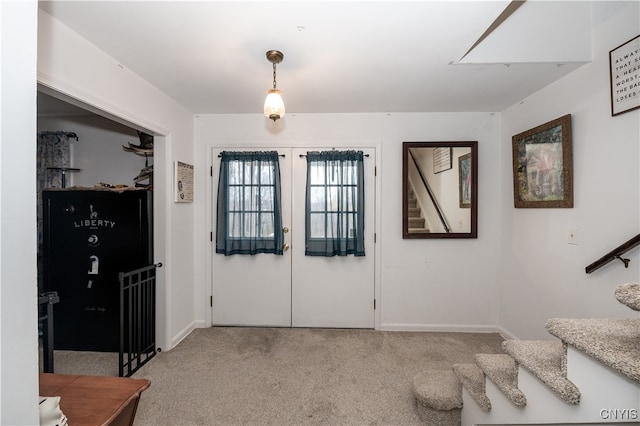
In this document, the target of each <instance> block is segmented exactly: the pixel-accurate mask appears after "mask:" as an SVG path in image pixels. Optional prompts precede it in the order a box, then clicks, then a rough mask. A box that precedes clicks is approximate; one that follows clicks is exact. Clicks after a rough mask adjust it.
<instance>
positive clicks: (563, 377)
mask: <svg viewBox="0 0 640 426" xmlns="http://www.w3.org/2000/svg"><path fill="white" fill-rule="evenodd" d="M502 348H503V349H504V351H505V352H506V353H508V354H509V355H511V356H512V357H513V358H514V359H515V360H516V362H517V363H518V364H520V366H522V367H524V368H526V369H527V370H529V371H530V372H531V373H532V374H533V375H534V376H536V377H538V378H539V379H540V380H541V381H542V383H544V384H545V385H547V386H548V387H549V389H551V390H552V391H553V392H554V393H555V394H556V395H558V396H559V397H560V398H562V399H563V400H564V401H566V402H567V403H569V404H579V403H580V390H579V389H578V388H577V387H576V385H575V384H573V383H572V382H571V381H570V380H569V379H567V347H566V344H564V343H562V342H561V341H553V340H550V341H543V340H507V341H505V342H503V343H502Z"/></svg>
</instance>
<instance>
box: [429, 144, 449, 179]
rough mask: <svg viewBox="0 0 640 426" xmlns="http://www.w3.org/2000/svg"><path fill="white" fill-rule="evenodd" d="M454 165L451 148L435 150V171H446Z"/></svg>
mask: <svg viewBox="0 0 640 426" xmlns="http://www.w3.org/2000/svg"><path fill="white" fill-rule="evenodd" d="M452 167H453V165H452V163H451V148H449V147H446V148H435V149H434V150H433V173H440V172H444V171H445V170H449V169H451V168H452Z"/></svg>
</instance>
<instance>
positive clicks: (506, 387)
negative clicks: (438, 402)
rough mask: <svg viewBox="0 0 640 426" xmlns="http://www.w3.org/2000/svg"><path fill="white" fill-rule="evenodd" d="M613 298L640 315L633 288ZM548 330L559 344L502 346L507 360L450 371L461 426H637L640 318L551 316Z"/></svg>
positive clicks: (480, 360)
mask: <svg viewBox="0 0 640 426" xmlns="http://www.w3.org/2000/svg"><path fill="white" fill-rule="evenodd" d="M615 296H616V299H618V301H620V303H623V304H625V305H627V306H629V307H630V308H631V309H633V310H639V309H638V308H639V307H640V287H639V286H638V285H637V284H624V285H622V286H619V287H618V288H617V289H616V291H615ZM546 327H547V331H548V332H549V333H550V334H551V335H553V336H555V337H557V338H558V339H559V340H548V341H547V340H530V341H527V340H506V341H504V342H503V345H502V346H503V349H504V351H505V354H476V356H475V364H456V365H454V367H453V372H454V374H455V376H456V377H457V378H458V380H459V381H460V383H461V384H462V400H463V409H462V413H461V424H462V425H465V426H466V425H475V424H500V425H507V424H513V425H525V424H549V423H555V424H591V423H593V424H596V423H609V424H636V425H640V318H622V319H598V318H588V319H562V318H554V319H550V320H548V321H547V324H546ZM487 379H489V380H487ZM448 389H449V392H451V391H453V389H454V388H453V387H451V386H448ZM450 397H451V396H450Z"/></svg>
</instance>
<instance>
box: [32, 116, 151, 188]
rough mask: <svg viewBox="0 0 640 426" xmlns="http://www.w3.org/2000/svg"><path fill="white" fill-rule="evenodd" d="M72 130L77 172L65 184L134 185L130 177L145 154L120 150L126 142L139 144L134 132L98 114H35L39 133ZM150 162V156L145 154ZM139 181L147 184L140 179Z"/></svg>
mask: <svg viewBox="0 0 640 426" xmlns="http://www.w3.org/2000/svg"><path fill="white" fill-rule="evenodd" d="M40 131H64V132H74V133H75V134H76V135H78V139H79V140H78V141H76V140H75V139H70V141H71V142H70V145H71V167H75V168H79V169H80V171H79V172H75V173H69V174H68V175H67V186H72V185H76V186H85V187H93V186H95V185H96V184H98V183H99V182H104V183H108V184H112V185H118V184H122V185H128V186H135V182H134V181H133V179H134V178H135V177H136V176H138V174H139V173H140V170H141V169H142V168H143V167H144V166H145V157H144V156H140V155H137V154H134V153H132V152H127V151H124V150H123V149H122V146H123V145H125V146H126V145H127V143H128V142H131V143H132V144H135V145H138V144H139V143H140V140H139V139H138V134H137V133H136V131H135V130H134V129H132V128H130V127H126V126H124V125H122V124H120V123H116V122H114V121H111V120H109V119H107V118H104V117H100V116H98V115H76V116H38V132H40ZM148 160H149V161H148V162H149V165H152V164H153V155H152V156H150V157H148ZM142 183H148V181H146V180H145V181H143V182H142Z"/></svg>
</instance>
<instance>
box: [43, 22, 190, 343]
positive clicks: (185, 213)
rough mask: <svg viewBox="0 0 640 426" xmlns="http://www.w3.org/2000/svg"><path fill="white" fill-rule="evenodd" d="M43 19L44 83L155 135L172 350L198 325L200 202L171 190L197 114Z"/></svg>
mask: <svg viewBox="0 0 640 426" xmlns="http://www.w3.org/2000/svg"><path fill="white" fill-rule="evenodd" d="M38 18H39V19H38V83H39V84H40V85H41V86H43V87H45V88H47V89H51V90H53V91H55V92H57V93H59V94H62V95H63V96H64V97H65V100H66V98H69V99H72V100H77V101H79V102H81V103H82V104H83V105H88V106H89V107H91V108H94V109H96V110H100V111H104V112H106V113H107V114H109V115H111V116H114V117H117V118H119V119H122V120H123V121H126V122H127V123H129V125H130V126H131V127H134V128H138V129H148V131H149V132H151V133H153V134H155V135H156V138H155V140H154V148H155V150H154V174H155V180H154V228H155V232H154V245H155V260H156V262H162V263H163V264H164V266H163V267H162V268H161V269H159V270H158V273H159V275H158V283H157V284H158V313H159V314H158V320H159V322H158V344H159V345H160V346H161V347H162V348H163V349H165V350H166V349H169V348H171V347H173V346H174V345H175V344H176V343H177V342H179V341H180V340H181V339H182V338H183V337H184V336H185V335H186V334H188V333H189V331H190V330H192V329H193V327H194V326H195V322H194V268H193V263H194V261H193V258H194V256H193V240H194V234H193V230H194V228H193V216H194V205H193V204H186V203H185V204H175V203H173V197H172V195H171V181H172V165H173V162H174V161H183V162H186V163H193V143H192V140H193V114H192V113H191V112H190V111H188V110H186V109H185V108H183V107H182V106H180V105H179V104H177V103H176V102H175V101H173V100H172V99H171V98H169V97H168V96H167V95H165V94H164V93H162V92H160V91H159V90H158V89H157V88H155V87H154V86H152V85H151V84H149V83H148V82H147V81H145V80H143V79H142V78H140V77H139V76H138V75H136V74H135V73H133V72H132V71H130V70H128V69H127V68H126V67H124V66H122V65H121V64H118V63H117V62H116V61H115V60H114V59H113V58H111V57H110V56H108V55H106V54H105V53H104V52H103V51H101V50H100V49H98V48H97V47H96V46H94V45H92V44H91V43H89V42H88V41H87V40H85V39H83V38H82V37H80V36H79V35H78V34H76V33H75V32H73V31H72V30H70V29H69V28H68V27H66V26H65V25H63V24H62V23H60V22H59V21H57V20H55V19H54V18H52V17H51V16H50V15H48V14H47V13H45V12H43V11H41V10H40V11H39V15H38ZM80 143H81V142H80ZM198 196H199V194H196V197H198ZM34 232H35V231H34Z"/></svg>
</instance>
